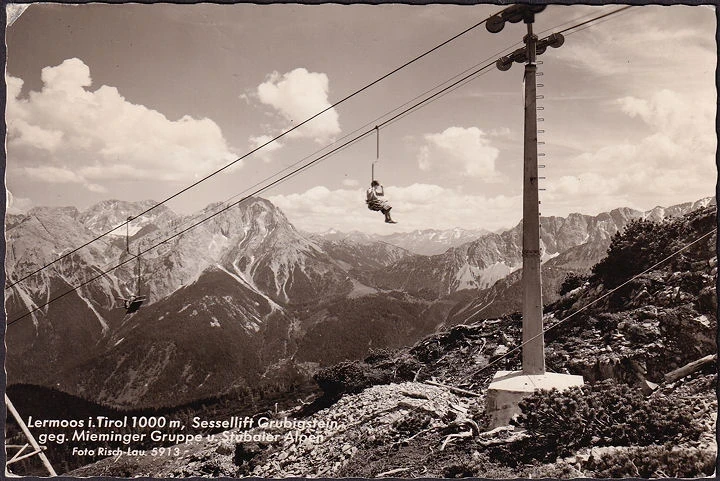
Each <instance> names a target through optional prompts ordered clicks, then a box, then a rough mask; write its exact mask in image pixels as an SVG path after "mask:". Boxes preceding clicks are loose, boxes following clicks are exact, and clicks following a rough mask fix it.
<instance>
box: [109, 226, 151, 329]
mask: <svg viewBox="0 0 720 481" xmlns="http://www.w3.org/2000/svg"><path fill="white" fill-rule="evenodd" d="M132 219H133V218H132V217H128V219H127V220H128V224H126V225H129V224H130V221H131V220H132ZM125 246H126V248H127V252H128V254H130V228H129V227H128V228H127V229H126V230H125ZM136 258H137V272H136V276H137V277H136V284H135V294H131V295H130V296H129V297H128V298H124V297H116V299H117V300H119V301H122V306H118V308H121V309H125V314H126V315H127V314H134V313H136V312H137V311H138V310H140V306H142V305H143V303H144V302H145V301H146V300H147V298H146V297H145V296H143V295H140V284H141V280H142V277H141V272H142V271H141V265H140V248H139V247H138V253H137V256H136Z"/></svg>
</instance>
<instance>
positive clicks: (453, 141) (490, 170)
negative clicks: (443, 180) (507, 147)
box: [418, 127, 500, 180]
mask: <svg viewBox="0 0 720 481" xmlns="http://www.w3.org/2000/svg"><path fill="white" fill-rule="evenodd" d="M424 138H425V145H423V146H422V147H421V148H420V153H419V155H418V165H419V167H420V169H421V170H425V171H430V170H437V169H442V170H445V171H448V170H452V169H455V170H457V169H460V170H461V173H462V174H463V175H470V176H472V177H485V178H486V180H491V179H495V180H496V179H497V172H496V171H495V161H496V160H497V158H498V155H499V154H500V150H498V149H497V148H496V147H493V146H492V145H491V142H490V139H489V138H488V135H487V134H486V133H485V132H483V131H482V130H480V129H478V128H477V127H469V128H464V127H448V128H447V129H445V130H444V131H443V132H440V133H435V134H425V136H424Z"/></svg>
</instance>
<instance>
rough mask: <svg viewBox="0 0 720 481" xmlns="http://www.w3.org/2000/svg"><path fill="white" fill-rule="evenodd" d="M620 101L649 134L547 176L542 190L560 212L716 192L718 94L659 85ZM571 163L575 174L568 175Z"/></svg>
mask: <svg viewBox="0 0 720 481" xmlns="http://www.w3.org/2000/svg"><path fill="white" fill-rule="evenodd" d="M616 106H617V107H618V108H619V109H620V110H621V112H622V113H624V114H626V115H627V116H628V117H632V118H637V119H640V120H641V121H642V123H643V126H644V130H645V134H644V135H643V134H641V135H638V136H637V138H631V139H628V140H626V141H625V142H618V143H613V144H610V145H607V146H604V147H602V148H600V149H597V150H595V151H593V152H587V153H584V154H581V155H578V156H575V157H574V158H571V159H569V160H568V162H566V165H567V167H564V168H563V169H562V170H563V171H564V174H566V175H560V176H558V177H557V178H554V179H553V178H552V177H551V178H549V179H548V180H547V181H546V183H547V188H548V190H547V192H545V193H543V194H542V195H541V198H544V199H547V200H548V204H551V205H552V208H553V209H555V210H557V212H556V213H558V214H561V213H563V212H567V211H569V210H578V208H577V206H592V209H593V212H595V213H596V212H601V211H603V210H607V209H612V208H615V207H620V206H629V207H635V208H641V209H643V208H647V207H648V206H654V205H656V204H658V203H659V202H662V203H663V204H665V205H671V204H673V203H679V202H686V201H689V200H694V199H696V198H699V197H702V196H705V195H710V194H712V192H713V191H714V186H715V179H716V170H717V169H716V166H715V149H716V134H715V128H714V118H715V102H714V99H707V98H705V99H704V100H700V99H699V98H696V95H695V94H694V93H691V92H682V93H678V92H675V91H671V90H661V91H658V92H655V93H654V94H652V95H647V96H644V97H635V96H627V97H623V98H621V99H619V100H618V101H617V102H616ZM570 168H572V170H573V171H574V172H575V174H573V175H567V173H568V172H569V171H570ZM589 199H593V200H592V202H589ZM586 210H587V209H586ZM587 213H591V212H587Z"/></svg>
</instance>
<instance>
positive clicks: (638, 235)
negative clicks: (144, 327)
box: [592, 219, 681, 288]
mask: <svg viewBox="0 0 720 481" xmlns="http://www.w3.org/2000/svg"><path fill="white" fill-rule="evenodd" d="M680 227H681V224H680V222H679V221H668V222H654V221H651V220H645V219H637V220H633V221H631V222H629V223H628V224H627V225H626V226H625V229H624V230H623V231H622V232H617V233H616V234H615V235H614V236H613V238H612V240H611V242H610V247H609V248H608V254H607V257H605V258H604V259H603V260H601V261H600V262H598V263H597V264H595V265H594V266H593V268H592V272H593V276H592V277H593V279H594V280H599V281H600V282H602V283H603V284H605V286H606V287H611V288H612V287H615V286H618V285H620V284H622V283H623V282H624V281H626V280H627V279H629V278H630V277H632V276H633V275H635V274H638V273H640V272H642V271H643V270H645V269H647V268H648V267H650V266H652V265H653V264H655V263H657V262H658V261H660V260H661V259H664V258H665V257H667V256H668V255H669V254H670V253H672V251H673V247H674V242H675V240H676V238H677V235H678V232H679V229H680Z"/></svg>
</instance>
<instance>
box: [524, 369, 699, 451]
mask: <svg viewBox="0 0 720 481" xmlns="http://www.w3.org/2000/svg"><path fill="white" fill-rule="evenodd" d="M520 409H521V411H522V414H521V415H520V416H518V418H517V419H516V420H515V421H513V423H514V424H516V425H519V426H522V427H524V428H525V429H527V430H528V434H530V437H529V438H526V439H525V440H523V442H524V443H525V444H526V449H525V450H524V451H525V452H526V454H527V456H528V457H530V458H535V459H554V458H556V457H557V456H567V455H570V454H572V453H574V452H576V451H577V450H578V449H580V448H583V447H588V446H633V445H639V446H647V445H650V444H662V443H665V442H673V443H677V442H679V441H681V440H696V439H698V437H699V436H700V434H702V432H703V426H702V425H701V424H700V423H699V422H697V421H696V420H695V415H694V414H695V413H694V407H693V405H692V403H691V401H689V400H685V399H681V398H679V397H670V396H663V395H659V394H658V395H655V396H653V397H651V398H645V397H643V395H642V393H641V392H640V391H639V390H633V389H631V388H630V387H628V386H627V385H623V384H616V383H615V382H613V381H603V382H599V383H596V384H589V385H585V386H582V387H576V388H570V389H568V390H566V391H563V392H558V391H556V390H553V391H540V392H538V393H535V394H533V395H531V396H529V397H528V398H526V399H524V400H523V401H522V402H521V403H520Z"/></svg>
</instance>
